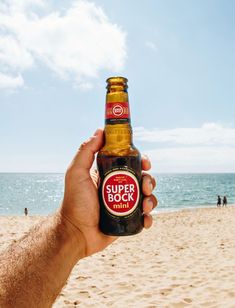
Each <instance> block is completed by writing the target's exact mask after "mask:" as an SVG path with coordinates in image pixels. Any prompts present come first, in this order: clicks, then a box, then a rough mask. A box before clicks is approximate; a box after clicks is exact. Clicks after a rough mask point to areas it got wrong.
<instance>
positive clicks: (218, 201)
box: [217, 196, 221, 206]
mask: <svg viewBox="0 0 235 308" xmlns="http://www.w3.org/2000/svg"><path fill="white" fill-rule="evenodd" d="M217 206H221V197H220V196H218V199H217Z"/></svg>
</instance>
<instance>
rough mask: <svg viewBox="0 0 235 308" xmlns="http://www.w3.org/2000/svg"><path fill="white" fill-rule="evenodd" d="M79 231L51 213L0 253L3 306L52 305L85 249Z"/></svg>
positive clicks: (0, 296)
mask: <svg viewBox="0 0 235 308" xmlns="http://www.w3.org/2000/svg"><path fill="white" fill-rule="evenodd" d="M78 233H79V231H78V230H76V229H75V227H73V226H72V225H69V224H68V222H66V221H64V220H63V219H61V217H60V215H59V214H55V215H54V216H50V217H48V218H47V220H45V221H44V222H43V223H42V224H40V225H37V226H36V227H34V228H33V229H31V230H30V231H29V233H28V234H27V235H26V236H25V237H23V238H22V239H21V240H19V241H17V242H16V243H14V244H13V245H11V246H10V247H9V248H8V250H7V251H5V252H3V253H2V254H1V255H0V307H27V306H28V307H43V308H45V307H50V306H51V305H52V304H53V302H54V300H55V298H56V297H57V295H58V294H59V292H60V290H61V289H62V287H63V286H64V284H65V282H66V280H67V278H68V276H69V274H70V272H71V270H72V268H73V266H74V265H75V264H76V263H77V262H78V260H79V259H80V258H82V257H83V256H84V255H83V252H84V249H83V243H82V240H81V241H80V240H79V239H80V238H79V236H78Z"/></svg>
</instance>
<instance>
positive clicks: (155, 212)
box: [0, 204, 235, 218]
mask: <svg viewBox="0 0 235 308" xmlns="http://www.w3.org/2000/svg"><path fill="white" fill-rule="evenodd" d="M230 207H235V204H228V205H227V206H220V207H217V206H216V205H213V204H208V205H205V206H203V205H199V206H190V207H185V208H173V209H163V208H158V207H157V208H156V209H154V210H153V212H152V213H151V214H152V215H153V216H156V215H162V214H168V213H177V212H181V211H196V210H200V209H220V208H221V209H223V208H230ZM53 213H54V212H52V213H50V214H33V215H30V214H29V215H28V216H27V217H36V218H37V217H38V218H45V217H47V216H50V215H53ZM1 217H13V218H14V217H15V218H17V217H26V216H25V215H24V213H22V214H13V215H9V214H4V215H3V214H0V218H1Z"/></svg>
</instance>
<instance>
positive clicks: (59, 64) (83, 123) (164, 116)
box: [0, 0, 235, 173]
mask: <svg viewBox="0 0 235 308" xmlns="http://www.w3.org/2000/svg"><path fill="white" fill-rule="evenodd" d="M234 12H235V2H234V1H232V0H225V1H224V0H220V1H217V0H213V1H212V0H188V1H181V0H178V1H174V0H171V1H170V0H165V1H158V0H147V1H140V0H129V1H124V0H120V1H110V0H97V1H84V0H73V1H69V0H66V1H62V0H56V1H55V0H54V1H52V0H47V1H46V0H34V1H33V0H21V1H18V0H1V2H0V172H65V170H66V168H67V166H68V164H69V162H70V161H71V159H72V157H73V156H74V154H75V153H76V151H77V149H78V148H79V145H80V144H81V143H82V142H83V141H84V140H86V139H87V138H88V137H89V136H90V135H92V134H93V132H94V131H95V130H96V128H97V127H103V126H104V108H105V91H106V90H105V87H106V82H105V81H106V79H107V78H108V77H110V76H124V77H127V78H128V80H129V82H128V84H129V101H130V108H131V118H132V126H133V129H134V144H135V145H136V146H137V148H138V149H139V150H140V151H141V153H145V154H147V155H148V156H149V157H150V159H151V161H152V172H156V173H163V172H166V173H175V172H177V173H187V172H200V173H201V172H235V86H234V82H235V57H234V54H235V19H234Z"/></svg>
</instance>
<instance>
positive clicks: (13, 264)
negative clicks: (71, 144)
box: [0, 129, 157, 308]
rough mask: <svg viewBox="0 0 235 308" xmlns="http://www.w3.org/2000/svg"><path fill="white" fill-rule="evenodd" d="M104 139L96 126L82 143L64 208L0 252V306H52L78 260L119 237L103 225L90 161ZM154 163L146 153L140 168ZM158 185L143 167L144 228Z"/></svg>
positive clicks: (70, 171) (67, 179)
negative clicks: (104, 228) (106, 233)
mask: <svg viewBox="0 0 235 308" xmlns="http://www.w3.org/2000/svg"><path fill="white" fill-rule="evenodd" d="M103 142H104V135H103V130H101V129H98V130H97V131H96V132H95V134H94V135H93V136H92V137H91V138H90V139H89V140H88V141H86V142H84V143H83V144H82V145H81V146H80V148H79V150H78V152H77V154H76V156H75V158H74V159H73V161H72V163H71V165H70V166H69V168H68V170H67V172H66V176H65V190H64V198H63V201H62V204H61V206H60V208H59V209H58V210H57V211H56V213H54V214H53V215H51V216H48V217H47V218H46V219H44V220H43V221H42V222H41V223H40V224H38V225H36V226H34V227H33V228H32V229H31V230H29V232H28V234H27V235H25V236H24V237H23V238H21V239H20V240H17V241H15V242H14V243H13V244H12V245H10V247H9V248H8V249H7V250H5V251H3V252H2V253H1V254H0V307H43V308H44V307H51V306H52V305H53V303H54V301H55V299H56V297H57V296H58V295H59V293H60V291H61V289H62V288H63V286H64V285H65V283H66V280H67V279H68V277H69V275H70V273H71V270H72V269H73V267H74V266H75V265H76V264H77V263H78V261H79V260H81V259H82V258H85V257H87V256H90V255H92V254H94V253H96V252H98V251H101V250H103V249H104V248H105V247H107V246H108V245H110V244H111V243H112V242H113V241H115V240H116V239H117V237H116V236H109V235H104V234H103V233H101V231H100V230H99V200H98V193H97V185H98V174H97V172H94V170H93V171H92V169H91V166H92V164H93V161H94V158H95V154H96V153H97V152H98V151H99V149H100V148H101V147H102V145H103ZM150 167H151V164H150V161H149V159H148V158H147V157H143V158H142V169H143V170H145V171H146V170H149V169H150ZM155 186H156V182H155V179H154V178H153V177H152V176H151V175H149V174H147V173H146V172H143V174H142V192H143V194H144V199H143V211H144V214H143V218H144V227H145V228H150V227H151V225H152V216H151V215H150V212H151V211H152V210H153V208H155V207H156V206H157V199H156V198H155V196H154V195H153V194H152V191H153V189H154V187H155ZM146 245H148V243H146ZM90 262H92V260H90ZM146 262H147V260H146ZM100 271H101V272H102V269H101V270H100Z"/></svg>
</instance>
